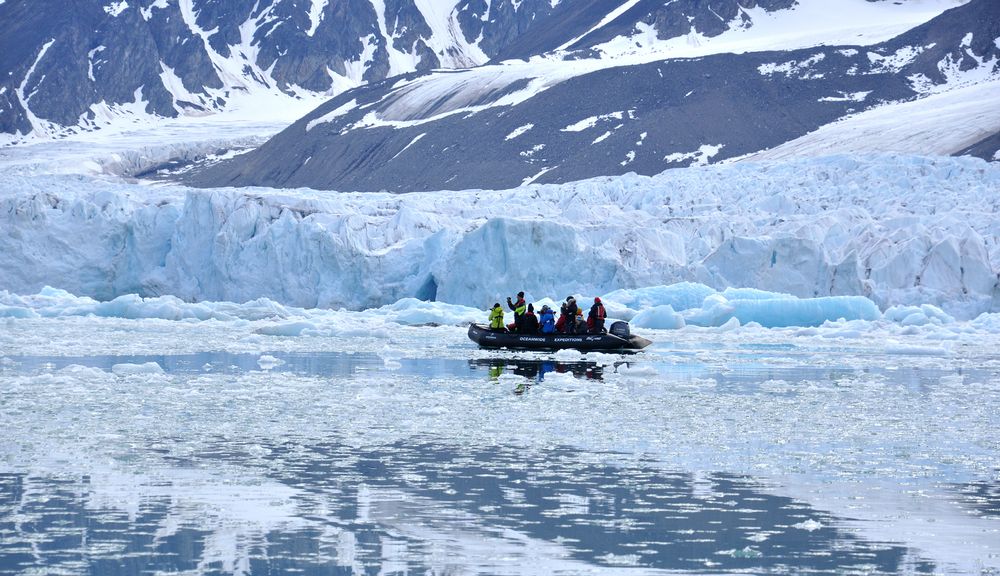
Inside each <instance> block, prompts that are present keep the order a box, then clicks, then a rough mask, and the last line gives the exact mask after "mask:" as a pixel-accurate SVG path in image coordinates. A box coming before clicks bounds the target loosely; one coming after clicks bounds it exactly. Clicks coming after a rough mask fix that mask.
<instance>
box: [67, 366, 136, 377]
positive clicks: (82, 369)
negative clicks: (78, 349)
mask: <svg viewBox="0 0 1000 576" xmlns="http://www.w3.org/2000/svg"><path fill="white" fill-rule="evenodd" d="M120 366H125V365H124V364H121V365H120ZM59 374H61V375H65V376H73V377H76V378H89V379H93V378H103V377H105V376H107V375H108V373H107V372H105V371H104V370H101V369H100V368H95V367H93V366H82V365H80V364H70V365H69V366H66V367H65V368H63V369H62V370H60V371H59Z"/></svg>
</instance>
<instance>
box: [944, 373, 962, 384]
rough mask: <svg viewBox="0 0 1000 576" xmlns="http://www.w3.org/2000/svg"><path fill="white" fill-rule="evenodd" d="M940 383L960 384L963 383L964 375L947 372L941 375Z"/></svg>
mask: <svg viewBox="0 0 1000 576" xmlns="http://www.w3.org/2000/svg"><path fill="white" fill-rule="evenodd" d="M941 384H943V385H945V386H961V385H962V384H965V376H964V375H963V374H948V375H947V376H942V377H941Z"/></svg>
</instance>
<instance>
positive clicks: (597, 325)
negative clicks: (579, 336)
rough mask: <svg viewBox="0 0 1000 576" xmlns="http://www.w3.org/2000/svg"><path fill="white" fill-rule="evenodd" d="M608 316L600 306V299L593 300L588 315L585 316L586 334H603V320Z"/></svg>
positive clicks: (602, 306)
mask: <svg viewBox="0 0 1000 576" xmlns="http://www.w3.org/2000/svg"><path fill="white" fill-rule="evenodd" d="M607 316H608V314H607V312H605V310H604V304H601V298H600V297H597V298H594V305H593V306H591V307H590V314H588V315H587V332H590V333H591V334H604V319H605V318H607Z"/></svg>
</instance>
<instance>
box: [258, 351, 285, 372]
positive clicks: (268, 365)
mask: <svg viewBox="0 0 1000 576" xmlns="http://www.w3.org/2000/svg"><path fill="white" fill-rule="evenodd" d="M284 363H285V361H284V360H282V359H281V358H275V357H274V356H271V355H270V354H264V355H262V356H261V357H260V358H258V359H257V365H258V366H260V369H261V370H270V369H272V368H277V367H278V366H281V365H282V364H284Z"/></svg>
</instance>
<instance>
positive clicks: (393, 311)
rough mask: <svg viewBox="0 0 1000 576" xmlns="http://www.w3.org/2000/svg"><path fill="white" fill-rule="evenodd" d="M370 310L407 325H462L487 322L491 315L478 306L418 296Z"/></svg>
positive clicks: (390, 320)
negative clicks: (449, 302) (423, 298)
mask: <svg viewBox="0 0 1000 576" xmlns="http://www.w3.org/2000/svg"><path fill="white" fill-rule="evenodd" d="M370 312H371V313H372V314H373V315H375V314H378V315H381V316H383V317H384V319H385V320H386V321H388V322H395V323H397V324H403V325H406V326H427V325H444V326H462V325H467V324H469V323H470V322H485V321H486V318H487V317H488V315H489V312H488V311H486V310H479V309H478V308H472V307H469V306H462V305H459V304H448V303H446V302H426V301H424V300H418V299H417V298H403V299H401V300H398V301H397V302H395V303H393V304H389V305H388V306H382V307H381V308H378V309H377V310H372V311H370Z"/></svg>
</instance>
